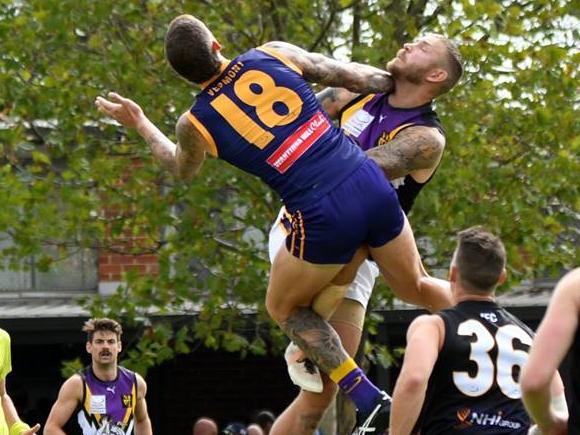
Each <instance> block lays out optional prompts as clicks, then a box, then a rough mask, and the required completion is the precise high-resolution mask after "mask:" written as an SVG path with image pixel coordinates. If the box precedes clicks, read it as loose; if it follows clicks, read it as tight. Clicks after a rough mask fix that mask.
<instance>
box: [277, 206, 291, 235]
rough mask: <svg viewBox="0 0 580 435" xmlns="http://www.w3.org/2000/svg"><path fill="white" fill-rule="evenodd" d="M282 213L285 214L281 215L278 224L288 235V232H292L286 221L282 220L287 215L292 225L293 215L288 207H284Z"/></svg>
mask: <svg viewBox="0 0 580 435" xmlns="http://www.w3.org/2000/svg"><path fill="white" fill-rule="evenodd" d="M282 214H283V215H284V216H280V219H278V225H279V226H280V228H282V231H284V234H286V235H288V234H290V231H288V229H287V228H286V225H284V222H282V219H283V218H284V217H286V219H288V222H290V225H292V215H291V214H290V213H288V210H287V209H286V207H282Z"/></svg>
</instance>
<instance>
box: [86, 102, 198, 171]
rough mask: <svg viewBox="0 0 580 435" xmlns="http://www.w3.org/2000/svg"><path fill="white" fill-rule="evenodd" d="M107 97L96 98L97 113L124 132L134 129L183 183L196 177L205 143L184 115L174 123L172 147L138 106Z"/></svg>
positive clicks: (160, 161) (159, 160)
mask: <svg viewBox="0 0 580 435" xmlns="http://www.w3.org/2000/svg"><path fill="white" fill-rule="evenodd" d="M108 97H109V99H110V100H107V99H105V98H103V97H97V100H96V101H95V104H96V106H97V108H98V109H99V111H101V112H102V113H104V114H106V115H108V116H110V117H111V118H114V119H115V120H117V121H118V122H120V123H121V124H122V125H124V126H125V127H127V128H134V129H136V130H137V132H138V133H139V135H140V136H141V137H142V138H143V139H145V141H146V142H147V143H148V144H149V148H150V149H151V152H152V154H153V156H154V157H155V158H156V159H157V161H158V162H159V163H160V164H161V166H163V167H164V168H165V169H167V170H169V171H170V172H171V173H172V174H173V175H175V176H177V177H179V178H182V179H184V180H190V179H192V178H193V177H194V176H195V175H197V173H198V172H199V170H200V168H201V165H202V163H203V160H204V158H205V150H206V143H205V141H204V139H203V138H202V136H201V134H200V133H199V132H198V131H197V129H195V127H194V126H193V125H192V124H191V123H190V122H189V120H188V119H187V113H184V114H183V115H181V116H180V118H179V120H178V121H177V125H176V127H175V130H176V135H177V143H173V142H172V141H171V140H170V139H169V138H168V137H167V136H165V134H163V132H161V130H159V129H158V128H157V127H156V126H155V124H153V123H152V122H151V121H150V120H149V118H147V117H146V116H145V114H144V113H143V110H142V109H141V107H140V106H139V105H138V104H137V103H135V102H134V101H132V100H130V99H128V98H124V97H122V96H120V95H119V94H116V93H114V92H111V93H109V95H108Z"/></svg>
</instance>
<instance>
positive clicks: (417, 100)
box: [269, 34, 463, 435]
mask: <svg viewBox="0 0 580 435" xmlns="http://www.w3.org/2000/svg"><path fill="white" fill-rule="evenodd" d="M462 63H463V61H462V57H461V54H460V53H459V51H458V49H457V47H456V46H455V44H453V42H451V41H450V40H449V39H447V38H445V37H443V36H441V35H436V34H428V35H425V36H422V37H420V38H418V39H417V40H415V41H413V42H411V43H408V44H405V45H404V47H403V48H402V49H401V50H399V51H398V53H397V56H396V57H395V58H393V59H392V60H390V61H389V62H388V64H387V71H389V72H390V73H391V74H392V76H393V80H394V84H395V88H394V90H393V91H392V92H388V93H378V94H371V95H359V94H356V93H353V92H350V91H348V90H347V89H344V88H328V89H325V90H324V91H322V92H320V93H319V94H318V95H317V98H318V99H319V101H320V103H321V105H322V107H323V108H324V110H325V111H326V112H327V113H328V114H329V115H330V116H331V117H332V118H333V119H337V120H338V121H339V125H340V126H341V128H343V130H344V131H345V132H346V133H347V134H348V135H349V136H350V137H352V138H353V139H355V141H356V143H357V144H358V145H359V146H360V147H361V149H363V150H366V152H367V154H368V155H370V156H371V158H372V159H373V160H375V162H376V163H377V164H378V165H379V166H380V168H381V169H382V170H383V172H385V174H386V176H387V177H388V178H389V179H390V180H392V183H393V185H394V187H395V191H396V192H397V197H398V199H399V203H400V204H401V207H402V209H403V211H404V212H405V214H408V213H409V212H410V211H411V207H412V206H413V204H414V202H415V199H416V197H417V196H418V195H419V193H420V192H421V190H422V189H423V188H424V187H425V186H426V185H427V184H428V183H429V182H430V181H431V179H432V178H433V176H434V175H435V172H436V171H437V169H438V167H439V164H440V162H441V159H442V155H443V151H444V148H445V132H444V129H443V127H442V126H441V123H440V121H439V118H438V117H437V114H436V113H435V111H434V109H433V99H434V98H435V97H437V96H440V95H442V94H443V93H445V92H447V91H449V90H450V89H451V88H452V87H453V85H455V84H456V83H457V82H458V81H459V78H460V77H461V74H462V70H463V66H462ZM440 65H443V66H444V67H445V69H446V71H447V72H448V75H447V77H446V79H445V80H443V81H440V80H438V79H437V76H436V75H435V76H433V75H431V71H432V70H435V71H437V69H438V67H439V66H440ZM286 215H287V213H286V210H285V209H284V208H282V210H281V211H280V213H279V215H278V219H276V222H275V223H274V225H273V226H272V229H271V231H270V235H269V250H270V260H271V261H273V260H274V258H275V256H276V254H277V252H278V250H279V249H280V248H281V247H282V245H283V243H284V239H285V237H286V233H287V231H288V227H289V222H288V220H287V217H286ZM363 257H364V258H366V256H363ZM350 268H351V270H352V266H351V267H350ZM378 274H379V272H378V269H377V267H376V265H375V264H374V262H372V261H370V260H365V261H364V263H363V264H362V265H360V267H359V268H358V270H357V271H356V276H355V277H354V282H352V284H350V286H348V290H347V292H346V294H345V295H344V299H342V300H339V301H338V303H339V305H338V306H337V307H336V304H337V302H336V301H335V300H334V298H336V297H338V299H340V297H341V296H342V294H341V292H340V291H337V288H339V287H340V286H330V287H327V288H326V289H325V290H324V291H323V292H321V295H322V296H319V297H318V298H317V299H316V300H315V305H314V306H315V309H318V310H319V311H318V312H319V314H321V315H322V316H323V317H325V318H329V321H330V323H331V325H332V326H333V327H334V329H335V330H336V331H337V333H338V335H339V336H340V338H341V341H342V344H343V346H344V347H345V349H346V350H347V351H348V352H349V353H350V354H351V355H353V354H354V352H355V351H356V349H357V348H358V345H359V342H360V339H361V334H362V328H363V323H364V317H365V310H366V306H367V304H368V301H369V299H370V297H371V293H372V288H373V286H374V283H375V279H376V278H377V276H378ZM349 279H350V278H347V277H346V278H345V281H347V282H348V281H349ZM333 307H336V311H334V312H332V308H333ZM331 313H332V314H331ZM286 360H287V363H288V371H289V374H290V377H291V378H292V381H293V382H294V383H295V384H296V385H298V386H299V387H301V389H302V391H301V392H300V393H299V394H298V396H297V398H296V399H295V400H294V401H293V402H292V404H291V405H290V406H289V407H288V408H287V409H286V410H285V411H284V412H283V413H282V414H281V415H280V416H279V417H278V419H277V421H276V423H275V426H274V430H273V433H274V434H276V435H279V434H309V433H311V432H312V430H313V429H314V428H315V427H316V426H317V425H318V424H319V422H320V420H321V419H322V416H323V415H324V412H325V410H326V408H327V407H328V405H329V404H330V403H331V401H332V398H333V397H334V395H335V392H336V387H335V386H334V384H333V383H332V382H330V381H329V380H328V379H327V378H324V381H323V378H322V376H321V375H320V372H319V371H318V370H317V367H316V366H314V365H313V364H312V363H311V362H310V361H309V360H308V359H306V358H304V353H303V352H302V351H301V350H300V349H299V348H298V347H297V346H295V345H293V344H292V343H291V344H290V345H289V346H288V349H287V350H286ZM343 413H344V410H343ZM351 414H353V413H351ZM349 418H350V427H352V425H353V424H354V418H353V415H351V416H350V417H349ZM341 420H342V421H343V422H344V423H345V426H347V427H348V426H349V422H347V419H346V418H345V415H342V417H341ZM342 429H343V428H342V427H341V430H342ZM344 429H345V430H347V429H346V428H344ZM344 433H346V431H345V432H344ZM348 433H350V432H348Z"/></svg>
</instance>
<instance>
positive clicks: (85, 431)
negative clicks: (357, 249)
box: [76, 367, 137, 435]
mask: <svg viewBox="0 0 580 435" xmlns="http://www.w3.org/2000/svg"><path fill="white" fill-rule="evenodd" d="M117 373H118V374H117V379H115V380H114V381H102V380H100V379H99V378H97V377H96V376H95V374H94V373H93V370H92V368H91V367H87V368H85V369H84V370H83V371H82V372H81V373H80V376H81V377H82V379H83V399H82V402H81V404H80V407H79V408H80V409H79V410H78V413H77V424H78V425H77V426H76V427H77V428H80V432H79V433H80V434H82V435H100V434H114V435H133V433H134V424H135V422H134V414H135V406H136V404H137V377H136V375H135V373H134V372H132V371H130V370H127V369H126V368H124V367H118V372H117Z"/></svg>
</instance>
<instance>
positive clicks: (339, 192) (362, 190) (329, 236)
mask: <svg viewBox="0 0 580 435" xmlns="http://www.w3.org/2000/svg"><path fill="white" fill-rule="evenodd" d="M288 213H289V214H290V217H287V216H286V217H284V218H283V219H282V223H283V224H284V226H286V228H287V229H288V230H289V233H288V235H287V236H286V247H287V248H288V251H289V252H290V253H291V254H292V255H294V256H295V257H298V258H300V259H303V260H306V261H308V262H310V263H316V264H347V263H348V262H349V261H350V260H351V259H352V257H353V256H354V253H355V252H356V250H357V249H358V248H359V246H362V245H369V246H371V247H373V248H376V247H379V246H383V245H384V244H386V243H387V242H389V241H390V240H392V239H394V238H395V237H397V236H398V235H399V234H400V233H401V231H402V230H403V225H404V223H405V217H404V214H403V211H402V210H401V207H400V205H399V200H398V199H397V193H396V192H395V189H394V188H393V186H392V185H391V183H390V182H389V181H388V180H387V179H386V178H385V175H384V174H383V172H382V171H381V170H380V169H379V167H378V166H377V165H376V163H375V162H373V161H372V160H370V159H368V160H367V161H365V162H364V163H363V164H362V165H361V166H360V167H359V168H358V169H357V170H355V171H354V172H353V173H352V174H351V175H350V176H348V177H347V178H346V179H345V180H344V181H343V182H342V183H340V184H339V185H338V186H337V187H335V188H334V189H333V190H331V191H330V192H329V193H327V194H326V195H324V196H323V197H322V198H320V199H319V200H318V201H313V202H312V203H310V204H308V205H305V206H301V207H299V208H296V209H292V210H290V209H289V210H288Z"/></svg>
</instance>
